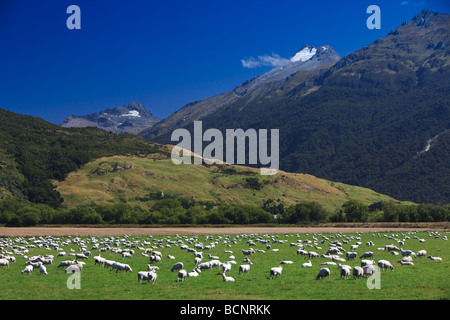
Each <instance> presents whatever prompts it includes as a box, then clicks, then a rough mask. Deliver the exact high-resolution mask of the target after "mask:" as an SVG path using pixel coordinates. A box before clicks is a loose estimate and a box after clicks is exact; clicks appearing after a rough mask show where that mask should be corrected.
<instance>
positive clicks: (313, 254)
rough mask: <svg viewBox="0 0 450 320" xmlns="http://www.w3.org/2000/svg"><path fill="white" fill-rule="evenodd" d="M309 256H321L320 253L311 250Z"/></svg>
mask: <svg viewBox="0 0 450 320" xmlns="http://www.w3.org/2000/svg"><path fill="white" fill-rule="evenodd" d="M308 257H310V258H319V257H320V255H319V254H318V253H317V252H314V251H310V252H308Z"/></svg>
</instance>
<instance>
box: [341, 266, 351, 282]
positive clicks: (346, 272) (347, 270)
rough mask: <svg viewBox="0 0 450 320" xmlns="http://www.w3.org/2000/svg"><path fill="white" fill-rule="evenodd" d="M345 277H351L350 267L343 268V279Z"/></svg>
mask: <svg viewBox="0 0 450 320" xmlns="http://www.w3.org/2000/svg"><path fill="white" fill-rule="evenodd" d="M342 277H344V279H348V277H350V269H349V268H341V279H342Z"/></svg>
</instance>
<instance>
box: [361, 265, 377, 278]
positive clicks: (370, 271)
mask: <svg viewBox="0 0 450 320" xmlns="http://www.w3.org/2000/svg"><path fill="white" fill-rule="evenodd" d="M362 268H363V271H364V275H366V276H369V275H373V274H374V272H375V268H374V267H373V265H371V264H369V265H367V266H364V267H362Z"/></svg>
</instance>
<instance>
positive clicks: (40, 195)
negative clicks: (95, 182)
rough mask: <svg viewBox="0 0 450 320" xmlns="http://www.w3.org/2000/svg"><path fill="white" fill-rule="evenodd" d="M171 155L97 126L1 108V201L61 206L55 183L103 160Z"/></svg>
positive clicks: (159, 148)
mask: <svg viewBox="0 0 450 320" xmlns="http://www.w3.org/2000/svg"><path fill="white" fill-rule="evenodd" d="M150 153H162V154H165V155H166V156H167V155H168V153H167V151H166V150H165V148H164V147H163V146H159V145H155V144H151V143H148V142H147V141H145V140H143V139H141V138H139V137H136V136H132V135H118V134H115V133H110V132H106V131H103V130H100V129H97V128H61V127H59V126H57V125H54V124H51V123H49V122H46V121H44V120H42V119H39V118H35V117H31V116H25V115H20V114H16V113H13V112H10V111H7V110H4V109H1V108H0V160H1V161H0V198H1V199H7V198H17V199H20V200H22V201H30V202H33V203H44V204H47V205H50V206H52V207H58V206H59V205H60V204H61V202H62V201H63V199H62V198H61V196H60V194H59V193H58V192H57V191H55V190H54V186H53V185H52V183H51V180H62V179H64V178H65V177H66V175H67V174H68V173H69V172H71V171H73V170H76V169H77V168H79V167H80V166H81V165H83V164H85V163H87V162H89V161H91V160H93V159H95V158H98V157H102V156H108V155H109V156H112V155H117V154H123V155H126V154H150Z"/></svg>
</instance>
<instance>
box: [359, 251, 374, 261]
mask: <svg viewBox="0 0 450 320" xmlns="http://www.w3.org/2000/svg"><path fill="white" fill-rule="evenodd" d="M359 258H360V259H362V258H373V252H372V251H367V252H364V253H363V254H362V255H361V256H360V257H359Z"/></svg>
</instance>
